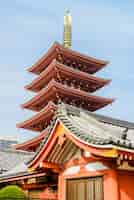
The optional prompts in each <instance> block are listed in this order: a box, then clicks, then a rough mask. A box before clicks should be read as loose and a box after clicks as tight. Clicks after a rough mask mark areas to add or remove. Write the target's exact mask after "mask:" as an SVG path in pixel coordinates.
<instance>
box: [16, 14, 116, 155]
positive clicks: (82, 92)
mask: <svg viewBox="0 0 134 200" xmlns="http://www.w3.org/2000/svg"><path fill="white" fill-rule="evenodd" d="M71 32H72V31H71V15H70V13H69V12H68V11H67V12H66V15H65V16H64V43H63V45H61V44H59V43H57V42H55V43H54V44H53V45H52V46H51V47H50V49H49V50H48V52H47V53H46V54H45V55H44V56H43V57H42V58H41V59H40V60H39V61H38V62H36V63H35V64H34V65H33V66H32V67H30V68H29V69H28V71H29V72H32V73H34V74H37V75H38V76H37V78H36V79H35V80H33V81H32V83H30V84H29V85H27V86H26V87H25V88H26V89H27V90H30V91H33V92H36V95H35V96H34V97H33V98H32V99H30V100H29V101H27V102H26V103H24V104H23V105H22V108H25V109H30V110H33V111H36V114H35V115H34V116H32V117H31V118H30V119H27V120H26V121H24V122H21V123H19V124H17V127H18V128H24V129H28V130H32V131H37V132H39V135H38V136H37V137H35V138H33V139H31V140H29V141H27V142H24V143H22V144H18V145H16V149H22V150H26V151H36V149H37V147H38V146H39V144H40V142H41V141H42V140H43V139H44V137H46V136H47V133H48V128H49V125H50V124H51V121H52V119H53V116H54V114H55V111H56V110H57V106H58V104H59V103H61V102H63V103H65V104H69V105H73V106H75V107H79V108H82V109H84V110H88V111H91V112H94V111H96V110H98V109H100V108H103V107H104V106H106V105H108V104H111V103H112V102H113V99H109V98H104V97H99V96H95V95H93V92H95V91H96V90H98V89H100V88H102V87H103V86H105V85H106V84H108V83H109V82H110V80H106V79H103V78H99V77H96V76H94V74H95V73H96V72H97V71H99V70H101V69H102V68H103V67H105V66H106V65H107V64H108V62H107V61H103V60H99V59H95V58H92V57H89V56H86V55H83V54H81V53H78V52H76V51H73V50H72V49H71V37H72V33H71Z"/></svg>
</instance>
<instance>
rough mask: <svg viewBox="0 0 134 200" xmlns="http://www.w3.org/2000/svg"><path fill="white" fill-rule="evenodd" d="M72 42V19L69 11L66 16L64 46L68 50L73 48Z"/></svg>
mask: <svg viewBox="0 0 134 200" xmlns="http://www.w3.org/2000/svg"><path fill="white" fill-rule="evenodd" d="M71 42H72V17H71V13H70V11H69V10H66V12H65V15H64V41H63V45H64V47H66V48H70V47H71Z"/></svg>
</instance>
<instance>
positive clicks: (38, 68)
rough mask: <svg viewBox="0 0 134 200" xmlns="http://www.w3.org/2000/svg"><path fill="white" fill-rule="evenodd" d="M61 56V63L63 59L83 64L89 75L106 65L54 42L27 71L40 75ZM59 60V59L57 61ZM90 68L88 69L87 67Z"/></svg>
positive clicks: (104, 62) (101, 61)
mask: <svg viewBox="0 0 134 200" xmlns="http://www.w3.org/2000/svg"><path fill="white" fill-rule="evenodd" d="M59 55H61V59H60V60H61V62H63V58H64V60H65V59H71V62H72V61H73V60H74V61H73V62H76V61H77V63H79V64H83V65H85V66H87V67H88V69H89V71H90V72H91V73H95V72H97V71H98V70H100V69H102V68H103V67H104V66H106V65H107V64H108V62H107V61H103V60H99V59H95V58H92V57H89V56H86V55H83V54H80V53H78V52H76V51H73V50H71V49H68V48H65V47H63V46H62V45H61V44H59V43H57V42H55V43H54V44H53V45H52V46H51V47H50V49H49V50H48V52H47V53H46V54H45V55H44V56H43V57H42V58H41V59H39V60H38V61H37V62H36V63H35V64H34V65H33V66H32V67H30V68H29V69H28V71H29V72H32V73H35V74H40V73H41V72H42V71H43V70H44V69H45V68H46V67H47V66H48V65H49V64H50V63H51V61H52V60H53V59H55V58H57V57H59ZM58 60H59V59H58ZM89 66H90V67H89Z"/></svg>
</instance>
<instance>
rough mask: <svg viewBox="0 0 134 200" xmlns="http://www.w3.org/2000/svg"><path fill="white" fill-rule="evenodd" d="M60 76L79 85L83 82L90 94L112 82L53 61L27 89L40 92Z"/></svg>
mask: <svg viewBox="0 0 134 200" xmlns="http://www.w3.org/2000/svg"><path fill="white" fill-rule="evenodd" d="M58 76H60V78H62V79H64V80H65V81H66V80H67V79H69V80H71V79H72V80H73V82H74V80H75V83H76V82H77V84H79V85H80V82H81V83H82V86H83V88H84V87H85V88H86V87H87V88H86V90H88V91H89V92H94V91H96V90H97V89H99V88H101V87H103V86H104V85H106V84H108V83H109V82H110V80H106V79H103V78H99V77H96V76H93V75H90V74H87V73H85V72H82V71H80V70H77V69H74V68H71V67H69V66H67V65H64V64H61V63H59V62H57V61H56V60H53V61H52V63H50V64H49V66H48V67H47V69H46V70H44V71H43V72H42V73H41V74H40V75H39V76H38V77H37V78H36V79H34V80H33V81H32V83H30V84H29V85H27V86H26V87H25V88H26V89H29V90H31V91H34V92H38V91H40V90H41V89H42V88H43V87H45V86H46V85H47V84H48V83H49V81H50V80H51V79H52V78H58Z"/></svg>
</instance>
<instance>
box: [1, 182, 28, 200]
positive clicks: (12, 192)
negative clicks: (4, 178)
mask: <svg viewBox="0 0 134 200" xmlns="http://www.w3.org/2000/svg"><path fill="white" fill-rule="evenodd" d="M26 199H27V198H26V195H25V193H24V192H23V190H22V189H21V188H20V187H18V186H17V185H9V186H6V187H4V188H2V189H1V190H0V200H26Z"/></svg>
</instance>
